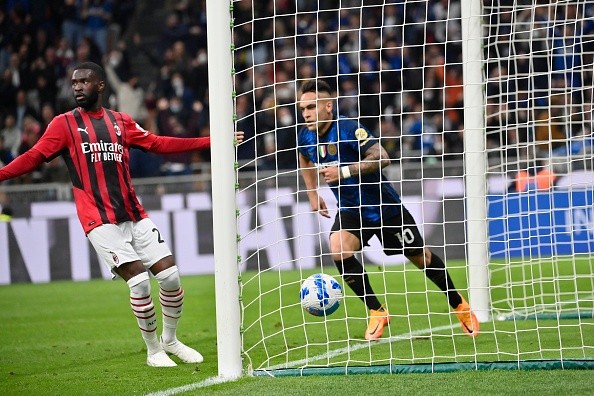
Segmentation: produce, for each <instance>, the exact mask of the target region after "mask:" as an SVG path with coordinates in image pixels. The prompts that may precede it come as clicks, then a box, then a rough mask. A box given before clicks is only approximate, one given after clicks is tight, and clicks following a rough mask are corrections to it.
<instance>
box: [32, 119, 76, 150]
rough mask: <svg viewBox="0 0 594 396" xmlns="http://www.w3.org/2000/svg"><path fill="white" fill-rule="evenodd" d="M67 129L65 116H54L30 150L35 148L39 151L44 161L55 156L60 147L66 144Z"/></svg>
mask: <svg viewBox="0 0 594 396" xmlns="http://www.w3.org/2000/svg"><path fill="white" fill-rule="evenodd" d="M67 130H68V125H67V121H66V117H65V116H64V115H59V116H57V117H54V119H53V120H52V121H51V122H50V123H49V125H48V126H47V128H46V130H45V132H44V133H43V135H42V136H41V138H40V139H39V141H38V142H37V143H36V144H35V145H34V146H33V147H32V148H31V150H36V151H38V152H39V153H41V155H43V157H44V158H45V161H49V160H51V159H53V158H55V157H56V156H57V155H58V154H59V153H60V152H61V151H62V149H63V148H64V147H66V146H67V139H66V131H67Z"/></svg>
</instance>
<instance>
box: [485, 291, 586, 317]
mask: <svg viewBox="0 0 594 396" xmlns="http://www.w3.org/2000/svg"><path fill="white" fill-rule="evenodd" d="M578 296H579V293H578ZM584 297H585V298H584ZM584 297H578V299H576V300H570V301H562V302H558V303H557V304H556V305H557V306H558V307H562V306H564V305H572V304H578V303H579V302H580V301H590V300H594V294H590V295H586V296H584ZM542 307H543V306H542V305H536V306H533V307H530V308H523V309H518V310H514V311H511V312H508V313H504V314H499V315H497V316H496V319H497V320H507V319H510V318H513V317H514V316H516V315H517V316H526V315H534V314H536V313H538V312H539V309H544V308H542Z"/></svg>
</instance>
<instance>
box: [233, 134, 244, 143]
mask: <svg viewBox="0 0 594 396" xmlns="http://www.w3.org/2000/svg"><path fill="white" fill-rule="evenodd" d="M241 142H243V131H236V132H235V144H239V143H241Z"/></svg>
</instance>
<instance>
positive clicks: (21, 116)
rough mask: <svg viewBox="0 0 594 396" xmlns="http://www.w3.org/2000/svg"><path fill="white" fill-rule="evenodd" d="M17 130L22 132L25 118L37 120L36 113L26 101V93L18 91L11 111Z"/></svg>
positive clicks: (21, 90)
mask: <svg viewBox="0 0 594 396" xmlns="http://www.w3.org/2000/svg"><path fill="white" fill-rule="evenodd" d="M12 114H13V115H14V118H15V120H16V126H17V128H18V129H20V130H23V128H24V122H25V118H26V117H32V118H34V119H37V118H39V116H38V114H37V111H36V110H35V109H34V108H33V106H31V105H30V104H29V103H28V101H27V91H26V90H24V89H19V90H18V91H17V93H16V105H15V107H14V109H13V110H12Z"/></svg>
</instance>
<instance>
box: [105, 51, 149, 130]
mask: <svg viewBox="0 0 594 396" xmlns="http://www.w3.org/2000/svg"><path fill="white" fill-rule="evenodd" d="M121 61H122V54H121V52H119V51H112V52H111V53H110V55H109V58H108V61H107V63H106V64H105V74H106V75H107V81H108V82H109V85H110V87H111V89H112V90H113V91H114V92H115V96H116V109H117V110H118V111H121V112H124V113H127V114H129V115H130V116H131V117H132V118H133V119H134V120H136V121H137V122H138V123H139V124H141V125H144V122H145V120H146V117H147V110H146V105H145V103H144V101H145V92H144V89H143V88H142V87H141V86H139V85H138V76H137V75H136V74H135V73H133V72H131V71H124V72H123V74H124V76H123V77H122V79H120V76H118V73H116V67H117V66H118V65H119V64H120V62H121Z"/></svg>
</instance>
